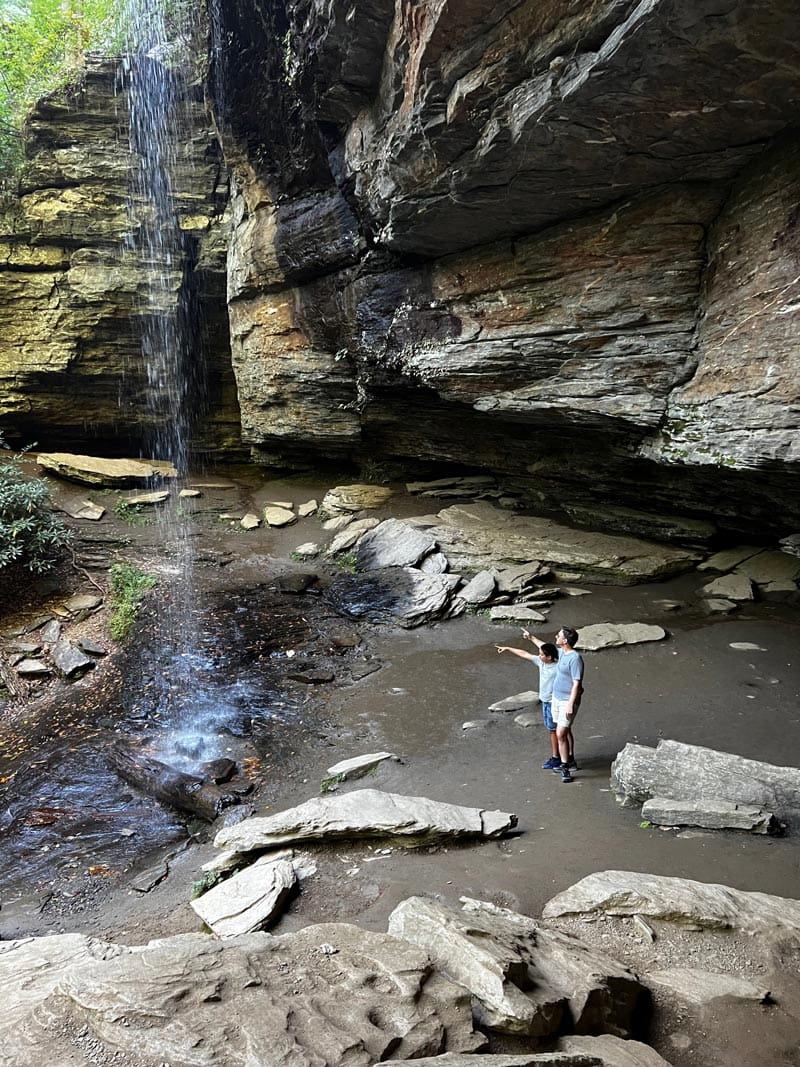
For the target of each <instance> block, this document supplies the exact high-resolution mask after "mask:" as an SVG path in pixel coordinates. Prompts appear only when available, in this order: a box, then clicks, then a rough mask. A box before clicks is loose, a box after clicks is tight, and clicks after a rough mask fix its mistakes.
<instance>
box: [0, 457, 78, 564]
mask: <svg viewBox="0 0 800 1067" xmlns="http://www.w3.org/2000/svg"><path fill="white" fill-rule="evenodd" d="M21 459H22V457H21V456H20V455H16V456H12V457H11V458H10V459H6V460H4V461H3V462H1V463H0V569H5V568H10V567H14V566H20V567H24V568H25V569H27V570H29V571H32V572H33V573H34V574H41V573H42V572H43V571H47V570H50V569H51V568H52V567H53V566H54V565H55V563H56V561H57V559H58V555H59V551H60V550H61V549H62V548H63V547H64V546H65V545H67V544H68V543H69V541H70V539H71V537H72V534H71V533H70V531H69V530H68V529H67V527H66V526H65V525H64V523H63V522H62V521H61V519H60V518H58V516H56V515H54V514H53V513H52V511H51V510H50V490H49V489H48V487H47V483H46V482H45V481H43V480H42V479H40V478H27V477H26V476H25V474H24V472H23V470H22V464H21Z"/></svg>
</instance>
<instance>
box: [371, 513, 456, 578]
mask: <svg viewBox="0 0 800 1067" xmlns="http://www.w3.org/2000/svg"><path fill="white" fill-rule="evenodd" d="M435 548H436V541H435V540H434V539H433V538H432V537H431V536H430V535H429V534H426V533H425V532H424V531H423V530H418V529H415V527H413V526H409V525H408V524H407V523H405V522H402V521H401V520H400V519H385V520H384V521H383V522H381V523H379V524H378V525H377V526H376V527H375V529H374V530H369V531H368V532H367V533H365V534H364V536H363V537H362V538H361V540H360V542H359V545H358V555H357V556H356V566H357V567H358V569H359V570H361V571H372V570H379V569H381V568H383V567H414V566H416V564H417V563H419V562H420V560H422V559H423V558H424V557H425V556H427V555H429V553H431V552H433V551H434V549H435ZM445 569H446V568H445ZM440 573H441V572H440Z"/></svg>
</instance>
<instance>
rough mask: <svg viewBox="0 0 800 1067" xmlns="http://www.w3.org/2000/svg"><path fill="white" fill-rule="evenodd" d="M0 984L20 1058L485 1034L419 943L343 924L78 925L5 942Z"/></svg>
mask: <svg viewBox="0 0 800 1067" xmlns="http://www.w3.org/2000/svg"><path fill="white" fill-rule="evenodd" d="M0 989H2V991H3V994H4V1001H5V1008H4V1012H3V1017H2V1020H0V1035H2V1041H3V1047H4V1048H5V1050H6V1056H7V1062H8V1063H13V1064H14V1067H53V1065H54V1064H67V1063H69V1064H70V1065H74V1067H95V1065H96V1064H98V1063H101V1062H102V1063H109V1064H110V1063H116V1062H117V1061H118V1060H123V1061H124V1062H126V1063H128V1062H129V1063H131V1064H139V1063H140V1062H142V1061H145V1062H147V1063H148V1064H150V1063H170V1064H175V1065H176V1067H177V1065H179V1064H180V1065H181V1067H251V1065H253V1064H256V1063H257V1064H259V1065H260V1067H285V1065H286V1064H287V1063H290V1062H291V1063H292V1064H297V1067H314V1065H317V1064H320V1063H325V1064H329V1065H330V1067H370V1065H371V1064H374V1063H378V1062H380V1061H382V1060H385V1059H386V1058H387V1057H388V1056H389V1055H394V1056H399V1057H401V1058H404V1059H405V1058H408V1059H412V1058H416V1057H420V1056H426V1055H435V1054H437V1053H439V1052H442V1051H445V1050H452V1051H454V1052H462V1051H474V1050H476V1049H478V1048H480V1047H481V1046H482V1045H483V1044H484V1039H483V1038H482V1036H480V1035H478V1034H475V1033H474V1031H473V1029H472V1016H471V1011H470V1006H469V997H468V994H467V993H466V991H465V990H464V989H462V988H461V987H460V986H457V985H455V984H454V983H453V982H450V981H448V980H447V979H446V978H444V977H443V976H442V975H439V974H434V973H431V968H430V962H429V960H428V956H427V953H426V952H425V951H424V950H422V949H419V948H417V947H416V946H413V945H410V944H408V943H407V942H404V941H398V940H397V939H396V938H393V937H391V936H389V935H388V934H382V933H373V932H370V931H366V930H359V929H358V928H356V927H354V926H348V925H346V924H338V923H337V924H324V925H320V926H311V927H307V928H306V929H304V930H301V931H300V932H299V933H295V934H288V935H286V936H283V937H277V938H273V937H270V935H269V934H247V935H243V936H240V937H234V938H230V939H229V940H226V941H218V940H217V939H215V938H211V937H209V936H208V935H206V934H184V935H179V936H176V937H168V938H164V939H162V940H159V941H151V942H150V943H149V944H147V945H141V946H136V947H132V948H131V947H127V946H123V945H113V944H106V943H104V942H101V941H95V940H93V939H91V938H87V937H84V936H82V935H67V936H65V937H49V938H26V939H25V940H23V941H11V942H5V943H3V944H2V946H0Z"/></svg>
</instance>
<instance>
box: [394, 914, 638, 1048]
mask: <svg viewBox="0 0 800 1067" xmlns="http://www.w3.org/2000/svg"><path fill="white" fill-rule="evenodd" d="M462 904H463V908H462V910H461V911H460V912H459V911H455V910H454V909H452V908H449V907H447V906H446V905H444V904H441V903H439V902H438V901H433V900H427V899H425V898H423V897H410V898H409V899H408V900H404V901H403V902H402V903H401V904H398V906H397V907H396V908H395V910H394V911H393V912H392V914H391V916H390V917H389V932H390V933H393V934H395V936H397V937H402V938H404V939H405V940H407V941H412V942H414V944H417V945H420V946H421V947H424V948H426V949H427V951H428V952H429V953H430V956H431V959H432V960H433V961H434V963H435V965H436V967H437V969H438V970H440V971H442V972H444V973H445V974H447V975H449V976H450V977H451V978H453V979H454V980H455V981H457V982H459V983H460V984H461V985H463V986H466V988H467V989H469V991H470V992H471V993H472V995H473V997H474V1011H475V1017H476V1020H477V1022H478V1023H479V1024H480V1025H481V1026H485V1027H489V1028H490V1029H492V1030H497V1031H500V1032H502V1033H508V1034H526V1035H528V1036H531V1037H546V1036H549V1035H552V1034H556V1033H558V1032H559V1031H561V1030H563V1029H569V1030H573V1031H575V1032H577V1033H604V1032H611V1033H615V1034H618V1035H619V1036H627V1035H628V1034H629V1033H630V1030H631V1027H632V1024H633V1019H634V1015H635V1013H637V1012H640V1013H641V1011H642V1010H643V1002H644V989H643V987H642V986H641V985H640V983H639V981H638V980H637V978H636V977H635V975H633V974H632V973H631V972H630V971H629V970H628V969H627V968H625V967H623V966H621V965H620V964H619V963H617V961H616V960H613V959H611V958H610V957H608V956H604V955H601V954H600V953H598V952H595V951H593V950H591V949H589V948H587V946H585V945H583V944H582V943H581V942H580V941H578V940H577V939H576V938H574V937H569V936H567V935H566V934H562V933H559V932H558V931H555V930H548V929H547V928H546V927H544V926H542V924H541V923H538V922H536V920H535V919H530V918H528V917H527V916H525V915H520V914H518V913H517V912H513V911H509V910H507V909H505V908H498V907H496V906H495V905H493V904H489V903H486V902H484V901H478V900H470V899H468V898H462Z"/></svg>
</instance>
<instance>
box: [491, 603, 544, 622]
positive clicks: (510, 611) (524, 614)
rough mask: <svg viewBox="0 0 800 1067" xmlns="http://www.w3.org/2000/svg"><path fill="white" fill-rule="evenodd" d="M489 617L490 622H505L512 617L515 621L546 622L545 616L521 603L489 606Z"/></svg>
mask: <svg viewBox="0 0 800 1067" xmlns="http://www.w3.org/2000/svg"><path fill="white" fill-rule="evenodd" d="M489 618H490V619H491V620H492V622H506V621H508V620H509V619H513V620H514V621H515V622H547V616H546V615H543V614H542V613H541V611H536V610H535V609H534V608H527V607H523V605H521V604H501V605H499V606H498V607H495V608H489Z"/></svg>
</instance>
